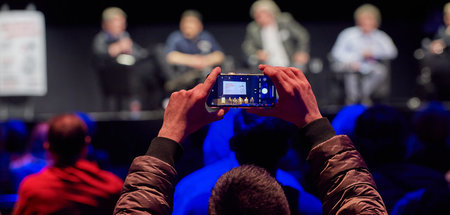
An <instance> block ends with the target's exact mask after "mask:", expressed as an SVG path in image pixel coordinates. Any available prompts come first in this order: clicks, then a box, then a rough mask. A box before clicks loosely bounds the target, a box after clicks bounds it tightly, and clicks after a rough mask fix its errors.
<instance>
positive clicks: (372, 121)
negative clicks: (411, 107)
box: [354, 105, 408, 166]
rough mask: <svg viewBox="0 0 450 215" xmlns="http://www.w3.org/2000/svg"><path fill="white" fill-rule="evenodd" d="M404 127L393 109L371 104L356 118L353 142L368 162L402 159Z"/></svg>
mask: <svg viewBox="0 0 450 215" xmlns="http://www.w3.org/2000/svg"><path fill="white" fill-rule="evenodd" d="M407 137H408V129H407V124H406V120H405V118H404V117H403V115H402V114H401V113H400V112H398V111H397V110H396V109H394V108H392V107H389V106H385V105H375V106H373V107H370V108H368V109H367V110H366V111H364V112H363V113H362V114H361V115H360V116H359V117H358V119H357V120H356V125H355V132H354V142H355V146H356V147H357V149H358V151H359V152H360V153H361V155H362V156H363V158H364V160H365V161H366V162H367V164H368V165H369V166H378V165H383V164H387V163H394V162H399V161H403V159H404V158H405V154H406V139H407Z"/></svg>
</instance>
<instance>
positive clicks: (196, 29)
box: [180, 10, 203, 40]
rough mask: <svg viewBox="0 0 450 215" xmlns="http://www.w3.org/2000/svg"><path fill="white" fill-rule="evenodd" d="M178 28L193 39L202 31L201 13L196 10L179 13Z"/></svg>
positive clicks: (185, 35) (188, 37)
mask: <svg viewBox="0 0 450 215" xmlns="http://www.w3.org/2000/svg"><path fill="white" fill-rule="evenodd" d="M180 30H181V32H182V33H183V36H184V37H186V38H187V39H190V40H191V39H195V38H196V37H197V36H198V35H199V34H200V33H201V32H202V31H203V23H202V15H201V14H200V13H199V12H198V11H196V10H186V11H184V12H183V14H181V20H180Z"/></svg>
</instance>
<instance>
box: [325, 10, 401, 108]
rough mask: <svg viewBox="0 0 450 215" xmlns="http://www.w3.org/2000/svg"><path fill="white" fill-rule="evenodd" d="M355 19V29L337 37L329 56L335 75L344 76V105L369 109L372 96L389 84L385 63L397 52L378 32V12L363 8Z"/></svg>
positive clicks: (381, 32) (356, 13)
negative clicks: (355, 104)
mask: <svg viewBox="0 0 450 215" xmlns="http://www.w3.org/2000/svg"><path fill="white" fill-rule="evenodd" d="M354 18H355V22H356V26H354V27H349V28H347V29H345V30H343V31H342V32H341V33H340V34H339V36H338V38H337V40H336V43H335V44H334V46H333V48H332V50H331V55H332V57H333V59H334V61H335V62H334V63H335V64H334V69H335V70H336V72H345V74H344V85H345V99H346V103H347V104H354V103H358V102H363V103H364V104H367V105H370V104H371V103H372V99H371V97H372V96H373V95H374V93H375V92H376V91H377V90H378V89H379V88H380V87H381V86H383V84H385V83H386V81H387V80H389V79H388V78H389V77H388V75H389V71H388V69H389V68H388V66H387V65H386V62H385V61H386V60H391V59H394V58H395V57H396V56H397V48H396V47H395V45H394V43H393V42H392V39H391V38H390V37H389V36H388V35H387V34H386V33H384V32H383V31H381V30H379V29H378V27H379V25H380V22H381V15H380V11H379V10H378V8H376V7H375V6H373V5H371V4H364V5H362V6H360V7H359V8H358V9H356V11H355V14H354Z"/></svg>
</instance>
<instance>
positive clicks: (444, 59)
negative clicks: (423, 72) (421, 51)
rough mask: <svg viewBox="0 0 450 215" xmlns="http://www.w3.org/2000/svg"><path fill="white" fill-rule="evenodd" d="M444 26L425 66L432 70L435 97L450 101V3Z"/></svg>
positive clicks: (446, 11)
mask: <svg viewBox="0 0 450 215" xmlns="http://www.w3.org/2000/svg"><path fill="white" fill-rule="evenodd" d="M443 19H444V24H445V25H444V26H442V27H440V28H439V29H438V31H437V33H436V35H435V38H434V40H433V41H432V42H431V44H430V46H429V53H427V54H426V55H425V58H424V64H425V66H427V67H429V68H430V70H431V79H432V80H431V81H432V83H433V84H434V86H435V88H434V92H433V93H434V96H435V98H437V99H440V100H450V93H449V90H448V85H449V84H450V3H447V4H445V6H444V17H443Z"/></svg>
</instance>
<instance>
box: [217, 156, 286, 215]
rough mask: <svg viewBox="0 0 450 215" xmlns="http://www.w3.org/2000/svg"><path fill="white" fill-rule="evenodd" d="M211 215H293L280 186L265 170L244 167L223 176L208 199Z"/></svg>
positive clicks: (250, 166)
mask: <svg viewBox="0 0 450 215" xmlns="http://www.w3.org/2000/svg"><path fill="white" fill-rule="evenodd" d="M209 214H212V215H221V214H236V215H239V214H290V211H289V204H288V201H287V199H286V196H285V194H284V192H283V189H282V188H281V186H280V184H278V182H277V181H276V180H275V178H273V177H272V176H271V175H270V174H269V173H268V172H267V171H265V170H264V169H262V168H260V167H257V166H253V165H242V166H239V167H236V168H233V169H231V170H230V171H228V172H226V173H225V174H223V175H222V176H221V177H220V178H219V179H218V180H217V182H216V185H215V186H214V188H213V190H212V192H211V197H210V198H209Z"/></svg>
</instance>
